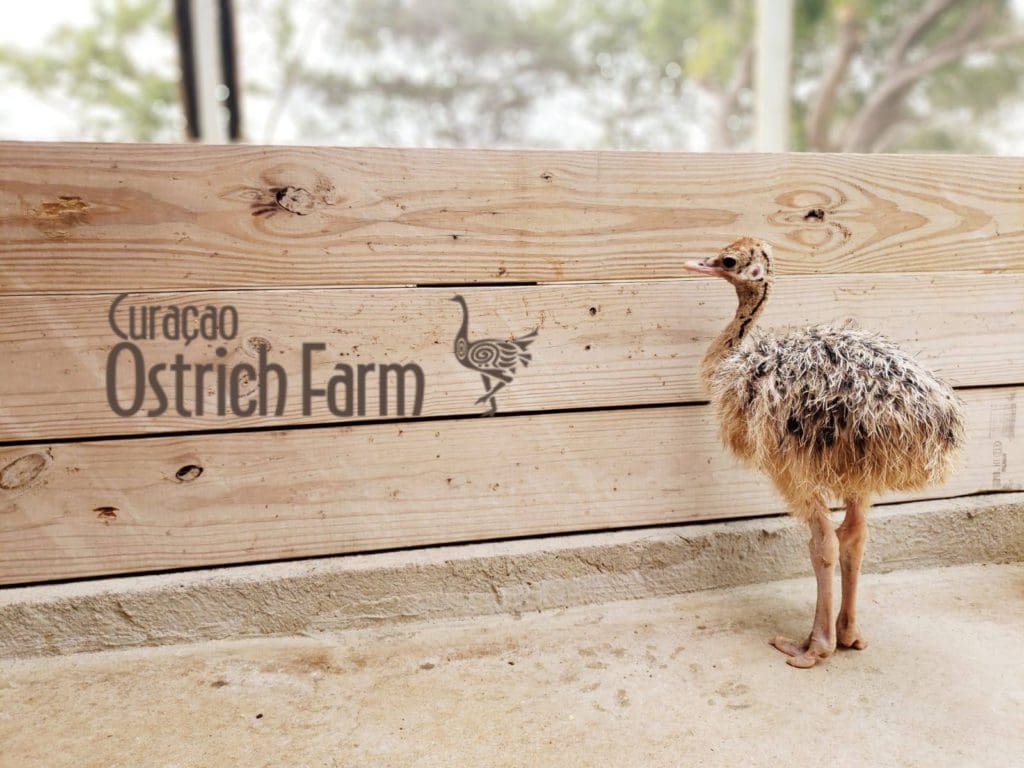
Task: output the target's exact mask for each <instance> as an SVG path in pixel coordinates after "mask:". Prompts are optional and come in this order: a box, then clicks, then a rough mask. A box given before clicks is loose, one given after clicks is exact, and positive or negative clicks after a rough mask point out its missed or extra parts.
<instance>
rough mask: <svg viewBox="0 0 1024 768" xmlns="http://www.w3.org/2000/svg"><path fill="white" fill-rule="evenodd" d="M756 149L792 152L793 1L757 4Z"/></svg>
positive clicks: (765, 0) (763, 0)
mask: <svg viewBox="0 0 1024 768" xmlns="http://www.w3.org/2000/svg"><path fill="white" fill-rule="evenodd" d="M755 24H756V25H757V33H756V35H755V40H756V45H757V56H756V59H755V78H756V79H755V90H756V95H757V111H756V114H755V118H756V119H755V129H754V130H755V134H754V149H755V150H756V151H758V152H785V151H786V150H787V149H789V87H790V82H789V77H790V60H791V58H792V50H793V0H757V17H756V19H755Z"/></svg>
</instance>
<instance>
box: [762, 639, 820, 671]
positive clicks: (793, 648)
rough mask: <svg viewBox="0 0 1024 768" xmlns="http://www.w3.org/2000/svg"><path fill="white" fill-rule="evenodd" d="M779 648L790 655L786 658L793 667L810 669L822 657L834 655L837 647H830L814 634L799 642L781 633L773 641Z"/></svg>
mask: <svg viewBox="0 0 1024 768" xmlns="http://www.w3.org/2000/svg"><path fill="white" fill-rule="evenodd" d="M771 644H772V645H774V646H775V647H776V648H777V649H778V650H780V651H782V652H783V653H784V654H786V655H787V656H789V658H788V659H786V663H787V664H789V665H790V666H791V667H797V668H799V669H810V668H811V667H813V666H814V665H815V664H817V663H818V661H819V660H821V659H827V658H828V657H829V656H831V655H832V652H833V651H834V650H835V647H834V646H833V647H829V645H828V644H827V643H824V642H822V641H821V640H817V639H815V638H814V637H813V636H812V637H809V638H807V639H806V640H804V641H803V642H802V643H798V642H796V641H794V640H790V639H789V638H787V637H783V636H782V635H779V636H778V637H776V638H775V639H774V640H772V641H771Z"/></svg>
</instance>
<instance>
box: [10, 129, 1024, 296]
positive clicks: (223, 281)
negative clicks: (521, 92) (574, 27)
mask: <svg viewBox="0 0 1024 768" xmlns="http://www.w3.org/2000/svg"><path fill="white" fill-rule="evenodd" d="M1022 177H1024V158H1011V157H998V158H997V157H977V156H950V155H928V156H919V157H914V156H906V155H896V156H883V155H812V154H793V155H754V154H730V155H713V154H682V153H671V154H669V153H651V152H550V151H543V152H537V151H530V152H522V151H515V152H502V151H481V150H426V149H419V150H409V149H405V150H402V149H339V148H285V147H276V148H271V147H251V146H231V147H227V146H197V145H176V146H154V145H144V146H140V145H124V144H121V145H110V144H31V143H27V144H21V143H2V144H0V179H2V181H0V242H2V243H3V247H2V250H0V293H6V294H11V293H36V292H48V291H49V292H74V291H84V292H89V291H98V290H101V291H102V290H114V291H122V290H123V291H130V290H150V291H152V290H173V289H198V288H235V287H284V286H324V285H404V284H424V283H476V282H494V281H501V282H509V281H540V282H554V281H565V280H624V279H637V278H673V277H679V276H680V275H681V269H680V263H681V261H682V260H683V259H684V258H689V257H692V256H695V255H702V254H706V253H708V252H710V251H713V250H717V249H718V248H720V247H721V246H722V245H724V244H725V243H727V242H729V241H731V240H732V239H733V238H735V237H737V236H739V235H754V236H759V237H765V238H767V239H769V240H771V241H772V242H773V243H775V245H776V247H777V253H778V257H779V265H780V270H781V272H783V273H790V274H816V273H840V272H926V271H927V272H930V271H940V272H941V271H963V270H985V271H1024V226H1022V224H1024V220H1022V217H1021V204H1022V202H1024V193H1022V190H1021V185H1020V179H1021V178H1022Z"/></svg>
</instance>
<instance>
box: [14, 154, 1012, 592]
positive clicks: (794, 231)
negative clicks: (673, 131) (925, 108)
mask: <svg viewBox="0 0 1024 768" xmlns="http://www.w3.org/2000/svg"><path fill="white" fill-rule="evenodd" d="M1022 179H1024V160H1018V159H1010V158H980V157H951V156H942V157H940V156H929V157H908V156H849V155H833V156H824V155H729V156H723V155H686V154H653V153H591V152H490V151H440V150H380V149H309V148H302V149H291V148H273V149H272V148H261V147H200V146H174V147H161V146H144V147H140V146H131V145H86V144H81V145H74V144H66V145H61V144H12V143H8V144H0V583H23V582H31V581H40V580H49V579H61V578H76V577H84V576H92V575H99V574H109V573H120V572H129V571H145V570H156V569H166V568H175V567H186V566H187V567H198V566H204V565H212V564H219V563H234V562H248V561H258V560H269V559H275V558H284V557H298V556H313V555H326V554H332V553H342V552H357V551H368V550H376V549H382V548H392V547H403V546H414V545H422V544H431V543H441V542H453V541H468V540H480V539H490V538H499V537H509V536H521V535H528V534H539V533H553V532H560V531H582V530H593V529H602V528H614V527H624V526H636V525H648V524H656V523H670V522H681V521H689V520H703V519H714V518H731V517H740V516H748V515H759V514H770V513H776V512H779V511H781V505H780V502H779V501H778V499H777V498H776V497H774V495H773V494H772V493H771V491H770V490H769V488H768V486H767V484H766V482H765V481H764V480H762V479H761V478H759V477H757V476H756V475H754V474H753V473H752V472H750V471H748V470H746V469H743V468H741V467H738V466H736V465H735V463H734V462H733V461H732V460H731V459H729V458H728V457H727V456H726V455H725V454H724V452H723V451H722V449H721V448H720V447H719V445H718V442H717V439H716V435H715V430H714V425H713V423H712V421H711V417H710V413H709V412H708V409H707V406H706V405H704V404H703V402H702V400H703V395H702V394H701V392H700V389H699V386H698V382H697V379H696V366H697V361H698V360H699V358H700V355H701V354H702V352H703V349H704V347H705V346H706V345H707V343H708V341H709V340H710V338H711V337H712V336H713V334H714V333H716V332H717V330H718V329H719V328H720V327H721V326H722V325H723V324H724V323H725V322H726V321H727V319H728V317H730V316H731V313H732V311H733V308H734V305H735V298H734V295H733V293H732V291H731V289H730V288H729V287H728V286H727V285H726V284H724V283H722V282H720V281H715V280H706V279H701V278H696V277H691V276H687V275H685V274H684V273H683V271H682V270H681V267H680V264H681V262H682V260H684V259H686V258H692V257H696V256H700V255H704V254H707V253H709V252H711V251H714V250H717V249H718V248H719V247H721V246H722V245H724V244H725V243H727V242H729V241H731V240H732V239H734V238H735V237H737V236H739V235H753V236H760V237H764V238H767V239H768V240H770V241H771V242H773V243H774V244H775V246H776V254H777V262H778V271H779V273H780V274H779V277H778V280H777V290H776V292H775V295H774V297H773V299H772V301H771V305H770V306H769V307H768V310H767V312H766V313H765V316H764V320H763V322H764V323H765V324H801V323H809V322H834V321H842V320H844V319H845V318H850V317H852V318H855V319H856V320H858V321H859V322H860V323H862V324H863V325H865V326H869V327H872V328H875V329H877V330H880V331H883V332H884V333H886V334H887V335H889V336H890V337H892V338H893V339H895V340H897V341H899V342H900V343H901V344H903V345H904V346H905V347H906V348H907V349H908V350H910V351H911V352H913V353H915V354H916V355H918V357H919V358H920V359H921V360H923V361H924V362H926V363H927V364H928V365H930V366H932V367H933V368H934V369H936V370H937V371H938V372H939V373H941V374H942V375H943V376H945V377H946V378H947V379H949V380H950V381H951V382H953V383H954V384H955V385H956V386H957V387H958V388H961V390H962V391H961V395H962V397H963V398H964V399H965V401H966V402H967V404H968V412H969V443H970V444H969V450H968V451H967V455H966V456H965V465H964V468H963V470H962V471H961V472H960V473H959V474H958V475H957V476H956V477H955V478H954V479H952V480H951V481H950V483H949V484H948V485H947V486H945V487H943V488H935V489H931V490H929V491H926V492H923V493H920V494H915V495H912V496H905V497H903V498H926V497H945V496H955V495H966V494H973V493H981V492H986V491H997V490H1024V438H1022V437H1020V436H1018V433H1019V432H1020V421H1019V420H1020V417H1018V415H1017V401H1018V399H1019V392H1020V391H1021V389H1022V388H1024V181H1022ZM122 293H129V294H130V295H129V296H128V297H127V298H126V299H125V300H124V304H123V307H124V306H128V305H133V306H142V305H160V306H161V307H166V306H168V305H177V306H184V305H194V306H197V307H200V308H201V307H205V306H206V305H213V306H216V307H224V306H227V305H230V306H232V307H234V308H236V311H237V314H238V318H239V323H238V329H239V331H238V334H237V336H236V337H235V338H234V339H232V340H230V341H229V342H221V341H208V340H205V339H197V340H195V342H193V343H192V344H189V345H188V346H186V345H184V343H183V342H182V341H180V340H168V339H165V338H157V339H153V340H146V341H139V342H138V346H139V349H140V350H141V351H142V352H143V353H144V355H145V358H146V360H147V364H148V363H150V362H163V363H167V364H170V363H171V361H172V360H173V359H174V357H175V355H177V354H179V353H180V354H182V355H183V356H184V357H185V358H187V360H188V362H189V363H191V364H201V363H207V364H210V365H218V364H224V365H226V366H229V367H230V366H235V365H238V364H239V363H249V364H254V363H255V361H256V360H257V359H258V357H259V353H260V351H262V352H263V354H264V355H265V357H266V359H267V360H268V361H269V362H273V363H275V364H278V365H280V366H281V368H282V369H283V370H285V371H286V373H287V380H288V381H287V387H286V397H285V408H284V410H283V412H282V413H281V414H280V415H275V414H273V413H268V414H267V415H266V416H259V415H253V416H249V417H240V416H234V415H224V416H218V415H217V413H216V395H215V394H214V391H213V390H214V388H210V389H208V390H204V392H205V394H203V395H202V397H201V398H200V399H202V400H203V401H204V406H205V413H204V415H201V416H199V415H194V414H193V415H191V416H189V417H185V416H183V415H179V414H177V413H175V412H174V408H173V406H172V407H171V408H170V409H169V410H168V412H166V413H164V414H163V415H160V416H156V417H149V416H146V415H145V413H144V412H140V413H138V414H136V415H134V416H130V417H123V416H118V415H117V414H115V413H114V412H113V410H112V408H111V406H110V404H109V403H108V399H107V389H106V381H107V375H108V372H107V362H108V355H109V354H110V351H111V348H112V347H113V346H114V345H115V344H116V343H117V342H118V341H120V339H118V338H117V337H116V336H115V335H114V332H113V330H112V329H111V326H110V324H109V320H108V311H109V310H110V307H111V304H112V302H113V301H114V299H115V298H116V297H117V296H118V295H119V294H122ZM455 294H460V295H462V296H464V297H465V299H466V302H467V304H468V306H469V309H470V324H469V336H470V338H471V339H476V338H481V337H497V338H510V337H512V336H518V335H522V334H525V333H527V332H529V331H532V330H533V329H537V336H536V340H535V341H534V342H533V344H532V345H531V346H530V348H529V351H530V352H531V353H532V355H533V361H532V363H531V365H530V366H529V367H527V368H520V370H518V371H517V374H516V377H515V380H514V381H513V382H512V383H511V384H509V385H508V386H507V387H506V388H505V389H504V390H502V391H501V392H500V393H499V394H498V395H497V403H498V411H499V413H498V416H496V417H494V418H480V417H479V414H480V413H481V412H482V411H483V410H484V406H483V405H479V404H476V402H475V401H476V399H477V398H478V397H480V395H482V394H483V391H484V390H483V384H482V382H481V380H480V377H479V375H477V374H475V373H474V372H473V371H470V370H467V369H466V368H464V367H462V366H460V365H459V363H458V362H457V360H456V359H455V357H454V355H453V352H452V343H453V339H454V336H455V333H456V331H457V329H458V327H459V324H460V322H461V309H460V307H459V305H458V304H456V303H454V302H452V301H449V299H451V298H452V297H453V296H454V295H455ZM123 307H122V308H123ZM306 342H320V343H322V344H323V345H324V348H323V351H322V352H318V353H317V354H316V355H315V357H314V358H313V359H312V363H311V366H310V376H311V380H312V381H313V382H316V383H317V384H318V385H319V384H322V383H323V382H325V381H326V380H327V379H329V378H330V377H331V376H332V375H334V373H335V367H334V366H335V364H336V363H339V362H347V363H349V364H351V365H352V366H353V367H356V366H358V365H359V364H364V365H368V364H370V363H374V364H377V365H379V364H381V363H409V362H415V363H417V364H418V365H420V366H421V367H422V369H423V371H424V376H425V387H424V397H423V403H422V410H421V411H420V413H419V414H418V415H417V416H416V417H415V418H409V416H408V415H407V416H405V417H396V416H395V413H394V409H393V408H392V410H391V411H390V413H389V415H387V416H382V415H381V414H380V413H379V409H377V403H376V401H375V399H374V398H375V394H376V379H372V378H371V379H370V381H371V384H370V389H371V390H372V391H371V392H370V394H369V396H368V397H369V398H370V402H369V406H368V410H367V413H366V414H364V415H363V416H353V417H351V418H347V419H346V418H338V417H336V416H334V415H332V414H331V413H330V412H329V411H328V410H327V407H326V404H325V402H324V400H323V399H316V400H314V401H313V403H312V408H311V409H310V412H309V413H308V414H304V413H303V412H302V408H301V405H302V375H301V369H302V364H303V361H302V346H303V343H306ZM218 348H222V349H223V357H220V356H218V354H217V351H218ZM124 362H125V361H124V360H121V364H119V365H118V366H116V371H117V374H118V382H119V384H120V387H119V389H118V398H119V402H127V401H129V400H131V394H132V387H131V386H130V384H129V381H128V376H127V375H126V373H127V370H128V369H127V367H126V366H125V365H124ZM260 386H261V383H260V382H259V381H258V380H246V381H244V382H243V394H247V395H253V396H255V395H256V394H258V393H259V390H260ZM148 404H149V403H147V405H148ZM184 405H185V406H186V409H187V410H188V411H190V412H192V411H195V410H196V407H195V406H196V398H195V394H194V392H192V391H191V390H190V391H189V392H188V393H186V395H185V398H184ZM406 410H407V412H411V406H410V405H408V404H407V408H406Z"/></svg>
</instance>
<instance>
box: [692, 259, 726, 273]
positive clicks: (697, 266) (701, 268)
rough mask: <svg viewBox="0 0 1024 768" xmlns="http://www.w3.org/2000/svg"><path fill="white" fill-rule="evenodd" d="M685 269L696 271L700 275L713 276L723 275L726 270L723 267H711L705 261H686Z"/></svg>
mask: <svg viewBox="0 0 1024 768" xmlns="http://www.w3.org/2000/svg"><path fill="white" fill-rule="evenodd" d="M683 269H686V270H688V271H690V272H696V273H697V274H699V275H711V276H712V277H721V276H722V275H724V274H725V270H723V269H722V268H721V267H709V266H708V265H707V264H705V263H704V261H703V260H702V261H684V262H683Z"/></svg>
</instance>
